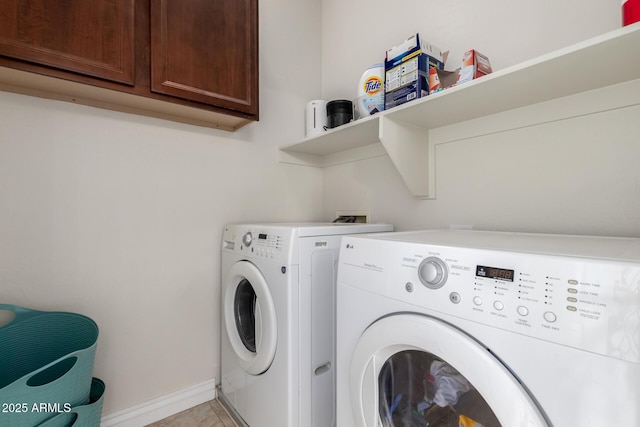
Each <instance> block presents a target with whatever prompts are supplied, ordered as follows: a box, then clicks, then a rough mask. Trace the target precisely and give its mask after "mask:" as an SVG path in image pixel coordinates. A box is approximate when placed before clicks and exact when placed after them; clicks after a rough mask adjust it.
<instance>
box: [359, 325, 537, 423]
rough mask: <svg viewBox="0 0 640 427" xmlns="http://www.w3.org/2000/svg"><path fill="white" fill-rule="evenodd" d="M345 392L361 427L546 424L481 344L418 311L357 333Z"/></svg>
mask: <svg viewBox="0 0 640 427" xmlns="http://www.w3.org/2000/svg"><path fill="white" fill-rule="evenodd" d="M349 397H350V400H351V407H352V410H353V417H354V421H355V424H356V425H357V426H358V427H425V426H429V427H458V426H465V427H466V426H474V427H475V426H484V427H512V426H527V427H548V425H549V424H548V423H547V422H546V420H545V417H544V416H543V415H542V413H541V411H540V410H539V409H538V407H537V406H536V403H535V402H534V400H533V399H532V398H531V396H530V395H529V394H528V393H527V391H526V390H525V389H524V388H523V387H522V385H521V384H520V383H519V382H518V380H517V379H516V378H515V377H514V375H513V374H512V373H511V372H510V371H509V370H508V369H507V368H506V367H505V366H504V365H503V364H502V363H501V362H500V361H499V360H498V359H497V358H496V357H495V356H494V355H493V354H492V353H491V352H490V351H489V350H488V349H487V348H485V347H484V346H482V345H481V344H479V343H478V342H477V341H476V340H474V339H472V338H471V337H469V336H467V335H466V334H464V333H463V332H461V331H460V330H458V329H456V328H454V327H452V326H450V325H449V324H446V323H444V322H442V321H440V320H437V319H434V318H431V317H428V316H425V315H419V314H398V315H393V316H388V317H385V318H382V319H380V320H378V321H377V322H375V323H374V324H372V325H371V326H370V327H369V328H368V329H367V330H366V331H365V332H364V333H363V335H362V336H361V338H360V340H359V342H358V344H357V346H356V349H355V351H354V355H353V358H352V363H351V370H350V377H349Z"/></svg>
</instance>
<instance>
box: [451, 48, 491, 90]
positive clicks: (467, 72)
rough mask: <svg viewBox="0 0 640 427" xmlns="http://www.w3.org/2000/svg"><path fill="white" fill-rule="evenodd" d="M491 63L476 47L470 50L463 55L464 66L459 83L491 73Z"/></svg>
mask: <svg viewBox="0 0 640 427" xmlns="http://www.w3.org/2000/svg"><path fill="white" fill-rule="evenodd" d="M491 71H492V70H491V63H490V62H489V58H487V57H486V56H485V55H483V54H481V53H480V52H478V51H477V50H475V49H471V50H468V51H466V52H465V53H464V56H463V57H462V66H461V67H460V72H459V75H458V83H457V84H462V83H466V82H469V81H471V80H473V79H477V78H478V77H482V76H486V75H487V74H491Z"/></svg>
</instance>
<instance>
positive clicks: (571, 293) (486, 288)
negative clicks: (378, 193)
mask: <svg viewBox="0 0 640 427" xmlns="http://www.w3.org/2000/svg"><path fill="white" fill-rule="evenodd" d="M343 243H345V242H343ZM346 243H347V244H348V245H349V246H345V245H344V244H343V249H342V251H341V253H340V267H339V276H338V282H339V285H340V284H346V285H349V286H355V287H359V288H363V289H366V290H367V291H368V292H374V293H378V294H381V295H384V296H386V297H388V298H392V299H395V300H399V301H403V302H405V303H407V304H410V305H412V306H415V307H416V308H417V309H418V310H417V311H427V312H428V311H432V312H434V315H436V314H435V313H444V314H446V315H451V316H455V317H459V318H463V319H466V320H469V321H474V322H478V323H482V324H485V325H489V326H493V327H496V328H501V329H505V330H509V331H512V332H515V333H520V334H524V335H528V336H532V337H536V338H539V339H544V340H547V341H552V342H555V343H559V344H563V345H568V346H571V347H575V348H580V349H583V350H587V351H591V352H595V353H599V354H604V355H608V356H612V357H617V358H620V359H624V360H629V361H633V362H636V363H640V334H638V330H640V262H638V263H634V262H623V261H614V260H602V259H593V258H588V257H571V256H558V255H547V254H541V253H522V252H510V251H497V250H483V249H476V248H465V247H445V246H430V245H424V244H416V243H411V242H392V243H393V244H390V243H389V242H386V241H384V240H376V239H369V240H365V239H361V240H356V239H347V240H346ZM365 245H366V246H365ZM345 248H349V249H345ZM424 309H426V310H424Z"/></svg>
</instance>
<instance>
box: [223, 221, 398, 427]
mask: <svg viewBox="0 0 640 427" xmlns="http://www.w3.org/2000/svg"><path fill="white" fill-rule="evenodd" d="M392 230H393V227H392V226H391V225H388V224H352V223H292V224H277V223H274V224H242V225H228V226H226V227H225V229H224V235H223V240H222V265H221V269H222V313H223V318H222V329H223V330H222V333H221V340H222V342H221V384H220V386H219V388H218V392H219V393H218V394H219V396H220V400H221V401H222V402H223V403H224V404H225V405H226V406H227V408H228V409H231V412H232V414H233V415H234V416H235V417H236V419H237V421H239V422H240V423H241V424H245V425H248V426H250V427H302V426H304V427H332V426H335V280H336V274H337V263H338V253H339V246H340V242H341V239H342V236H344V235H351V234H362V233H379V232H385V231H392Z"/></svg>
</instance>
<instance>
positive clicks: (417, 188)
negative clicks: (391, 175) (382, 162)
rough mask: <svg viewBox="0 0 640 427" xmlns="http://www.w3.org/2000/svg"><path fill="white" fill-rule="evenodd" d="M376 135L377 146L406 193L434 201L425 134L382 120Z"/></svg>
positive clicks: (424, 131) (410, 127)
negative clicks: (379, 143) (389, 163)
mask: <svg viewBox="0 0 640 427" xmlns="http://www.w3.org/2000/svg"><path fill="white" fill-rule="evenodd" d="M379 132H380V133H379V139H380V142H381V143H382V145H383V146H384V148H385V150H386V151H387V154H388V155H389V158H390V159H391V161H392V162H393V164H394V165H395V167H396V169H397V170H398V172H399V173H400V176H401V177H402V179H403V180H404V183H405V185H406V186H407V188H408V189H409V192H410V193H411V194H413V195H414V196H416V197H421V198H423V199H433V198H435V182H434V179H433V177H430V175H433V174H430V173H429V171H430V169H431V168H430V159H429V148H430V147H429V130H428V129H425V128H421V127H418V126H414V125H410V124H407V123H402V122H397V121H395V120H393V119H391V118H389V117H388V116H382V117H380V128H379ZM431 166H433V165H431ZM430 178H431V179H430Z"/></svg>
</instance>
